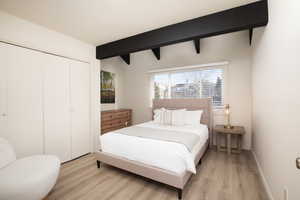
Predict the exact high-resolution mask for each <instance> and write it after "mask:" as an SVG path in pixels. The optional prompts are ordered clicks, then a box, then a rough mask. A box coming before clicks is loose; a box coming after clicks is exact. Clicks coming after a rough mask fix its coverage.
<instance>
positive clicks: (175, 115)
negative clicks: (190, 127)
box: [172, 109, 186, 126]
mask: <svg viewBox="0 0 300 200" xmlns="http://www.w3.org/2000/svg"><path fill="white" fill-rule="evenodd" d="M185 112H186V109H181V110H173V112H172V125H174V126H183V125H184V123H185Z"/></svg>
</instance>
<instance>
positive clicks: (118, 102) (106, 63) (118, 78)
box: [101, 60, 125, 110]
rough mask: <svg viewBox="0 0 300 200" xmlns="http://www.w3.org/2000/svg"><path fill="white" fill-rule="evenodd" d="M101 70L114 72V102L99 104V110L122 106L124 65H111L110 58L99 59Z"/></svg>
mask: <svg viewBox="0 0 300 200" xmlns="http://www.w3.org/2000/svg"><path fill="white" fill-rule="evenodd" d="M101 64H102V68H101V70H104V71H108V72H112V73H114V74H115V84H116V85H115V90H116V91H115V92H116V94H115V96H116V99H115V103H114V104H101V110H111V109H118V108H122V107H123V106H124V98H125V97H124V95H125V94H124V91H125V87H124V69H125V68H124V67H123V66H116V65H112V64H111V62H110V60H103V61H101Z"/></svg>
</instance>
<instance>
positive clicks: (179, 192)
mask: <svg viewBox="0 0 300 200" xmlns="http://www.w3.org/2000/svg"><path fill="white" fill-rule="evenodd" d="M177 192H178V199H182V189H179V188H177Z"/></svg>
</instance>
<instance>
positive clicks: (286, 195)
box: [283, 187, 289, 200]
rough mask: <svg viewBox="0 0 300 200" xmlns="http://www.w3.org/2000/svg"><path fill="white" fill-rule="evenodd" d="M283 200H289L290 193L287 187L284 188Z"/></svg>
mask: <svg viewBox="0 0 300 200" xmlns="http://www.w3.org/2000/svg"><path fill="white" fill-rule="evenodd" d="M283 200H289V191H288V189H287V187H284V189H283Z"/></svg>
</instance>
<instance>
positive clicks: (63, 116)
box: [44, 56, 71, 162]
mask: <svg viewBox="0 0 300 200" xmlns="http://www.w3.org/2000/svg"><path fill="white" fill-rule="evenodd" d="M46 60H47V63H45V64H44V131H45V153H46V154H54V155H57V156H58V157H59V158H60V160H61V161H62V162H65V161H68V160H70V159H71V132H70V130H71V128H70V125H71V121H70V98H69V97H70V86H69V81H70V80H69V61H68V60H66V59H63V58H59V57H54V56H47V58H46Z"/></svg>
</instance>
